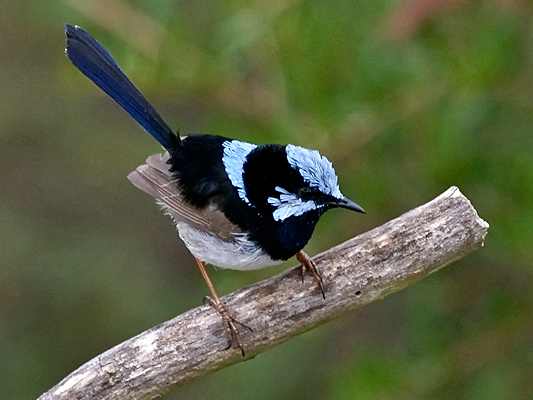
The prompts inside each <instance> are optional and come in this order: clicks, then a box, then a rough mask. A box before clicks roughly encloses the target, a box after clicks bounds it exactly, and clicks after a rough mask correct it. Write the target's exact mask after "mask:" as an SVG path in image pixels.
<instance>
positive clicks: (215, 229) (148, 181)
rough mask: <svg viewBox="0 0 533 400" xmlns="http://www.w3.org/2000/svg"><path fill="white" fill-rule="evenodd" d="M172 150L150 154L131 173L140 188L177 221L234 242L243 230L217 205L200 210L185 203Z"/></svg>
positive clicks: (132, 178)
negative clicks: (174, 173)
mask: <svg viewBox="0 0 533 400" xmlns="http://www.w3.org/2000/svg"><path fill="white" fill-rule="evenodd" d="M169 159H170V155H169V154H168V152H165V153H164V154H163V155H161V154H155V155H153V156H150V157H148V159H147V160H146V164H144V165H140V166H139V167H137V169H136V170H135V171H133V172H132V173H130V174H129V175H128V179H129V180H130V181H131V183H133V185H135V186H136V187H137V188H139V189H141V190H142V191H143V192H146V193H148V194H149V195H150V196H152V197H154V198H155V199H156V200H158V202H159V203H160V204H161V205H162V206H163V208H164V209H165V210H166V212H168V214H169V215H170V216H171V217H172V218H173V219H174V220H175V221H176V222H177V221H181V222H185V223H187V224H189V225H191V226H193V227H195V228H197V229H200V230H202V231H206V232H208V233H211V234H214V235H215V236H217V237H218V238H220V239H222V240H224V241H232V240H234V239H235V237H236V236H238V235H239V234H242V231H241V229H239V227H237V226H236V225H235V224H233V223H231V222H230V221H229V220H228V219H227V218H226V216H225V215H224V213H223V212H222V211H220V210H218V209H217V208H216V206H215V205H214V204H212V205H210V206H208V207H206V208H204V209H199V208H197V207H195V206H193V205H190V204H188V203H187V202H185V200H184V198H183V195H182V194H181V192H180V189H179V185H178V182H177V180H176V178H175V177H174V176H172V173H171V172H170V165H169V164H167V161H168V160H169Z"/></svg>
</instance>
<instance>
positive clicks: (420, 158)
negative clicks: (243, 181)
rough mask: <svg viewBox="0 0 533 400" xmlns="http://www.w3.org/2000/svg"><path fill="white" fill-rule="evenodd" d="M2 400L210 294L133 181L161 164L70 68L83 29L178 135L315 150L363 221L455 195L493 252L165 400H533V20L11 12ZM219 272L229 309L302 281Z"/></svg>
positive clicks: (502, 1)
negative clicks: (258, 288) (152, 161)
mask: <svg viewBox="0 0 533 400" xmlns="http://www.w3.org/2000/svg"><path fill="white" fill-rule="evenodd" d="M0 8H1V10H2V11H1V12H0V76H1V78H0V398H1V399H32V398H36V397H37V396H38V395H39V394H41V393H42V392H44V391H46V390H48V389H49V388H50V387H51V386H53V385H54V384H56V383H57V382H58V381H59V380H60V379H62V378H63V377H64V376H65V375H67V374H68V373H69V372H70V371H72V370H73V369H75V368H76V367H78V366H79V365H80V364H82V363H83V362H85V361H87V360H89V359H90V358H92V357H93V356H96V355H97V354H99V353H101V352H102V351H104V350H106V349H108V348H109V347H111V346H113V345H115V344H117V343H119V342H121V341H123V340H125V339H127V338H129V337H131V336H132V335H135V334H137V333H139V332H141V331H143V330H145V329H147V328H149V327H151V326H153V325H155V324H158V323H160V322H162V321H165V320H167V319H169V318H172V317H173V316H175V315H177V314H179V313H181V312H183V311H185V310H188V309H189V308H191V307H194V306H196V305H198V304H200V303H201V299H202V297H203V295H205V294H206V293H207V289H206V287H205V284H204V283H203V281H202V278H201V276H200V274H199V273H198V271H197V270H196V266H195V264H194V262H193V259H192V258H191V257H190V256H189V255H188V253H187V251H186V250H185V248H184V247H183V245H182V244H181V242H180V241H179V240H178V238H177V235H176V234H175V232H174V228H173V226H172V224H171V222H170V220H169V219H168V218H166V217H164V216H163V215H162V214H161V213H160V211H159V210H158V209H157V207H156V206H155V205H154V204H153V202H152V200H151V198H149V197H148V196H147V195H145V194H143V193H142V192H140V191H138V190H137V189H135V188H134V187H133V186H132V185H131V184H130V183H129V182H128V181H127V179H126V175H127V174H128V173H129V172H130V171H131V170H133V169H134V168H135V167H136V166H137V165H139V164H140V163H142V162H143V161H144V159H145V158H146V157H147V156H148V155H150V154H153V153H155V152H158V151H160V148H159V146H158V144H157V143H156V142H155V141H153V140H152V139H151V138H150V137H149V136H148V135H147V134H146V133H144V132H143V131H142V130H141V129H140V128H138V127H137V126H136V124H135V122H134V121H132V120H131V119H130V118H129V117H128V116H127V115H126V114H125V113H124V112H123V111H122V110H120V108H119V107H118V106H115V105H114V104H113V102H112V101H111V100H109V99H108V98H107V97H106V96H105V94H103V93H101V92H100V91H99V90H98V89H97V88H96V87H95V86H94V85H92V84H91V83H90V82H89V81H88V80H87V79H86V78H85V77H83V76H82V75H81V74H80V73H79V72H78V71H77V70H76V69H75V68H74V67H73V66H72V65H70V63H69V62H68V60H67V59H66V58H65V57H64V55H63V48H64V33H63V27H62V24H63V23H65V22H68V23H71V24H78V25H80V26H82V27H84V28H85V29H87V30H89V31H90V32H91V33H92V34H93V35H94V36H95V37H96V38H98V40H99V41H100V42H101V43H103V44H104V45H105V46H106V47H107V48H108V49H109V51H110V52H111V53H112V54H113V55H114V56H115V58H116V59H117V61H118V62H119V64H120V65H121V66H122V68H123V70H124V71H125V72H126V73H127V74H128V76H130V78H131V79H132V80H133V81H134V82H135V83H136V85H137V86H138V87H139V88H140V89H141V91H142V92H143V93H145V94H146V96H147V97H148V98H149V99H150V100H151V101H152V102H153V104H154V105H155V106H156V108H157V109H158V110H159V111H160V112H161V114H162V115H163V116H164V118H165V119H166V120H167V121H168V122H169V124H170V125H171V126H172V127H175V128H176V129H177V128H180V129H181V132H182V133H198V132H204V133H212V134H219V135H225V136H229V137H233V138H237V139H241V140H246V141H250V142H255V143H259V144H260V143H268V142H278V143H293V144H297V145H302V146H305V147H308V148H312V149H319V150H320V152H321V153H322V154H324V155H326V156H327V157H328V158H329V159H330V160H332V161H333V164H334V165H335V167H336V170H337V173H338V175H339V180H340V184H341V187H342V190H343V192H344V194H346V195H347V196H348V197H350V198H352V199H353V200H355V201H356V202H358V203H359V204H361V205H362V206H363V207H364V208H365V210H366V211H367V214H366V215H365V216H361V215H357V214H351V213H349V212H348V211H343V210H336V211H332V212H330V213H327V214H326V215H325V216H324V217H323V219H322V220H321V222H320V223H319V225H318V227H317V229H316V232H315V235H314V237H313V239H312V241H311V243H310V244H309V245H308V247H307V250H308V252H309V253H310V254H315V253H317V252H319V251H322V250H325V249H327V248H329V247H330V246H332V245H334V244H337V243H339V242H341V241H344V240H345V239H348V238H349V237H351V236H353V235H355V234H357V233H360V232H363V231H366V230H368V229H371V228H373V227H375V226H377V225H379V224H381V223H383V222H385V221H387V220H389V219H391V218H393V217H396V216H398V215H399V214H401V213H403V212H405V211H407V210H409V209H411V208H413V207H415V206H418V205H420V204H422V203H423V202H426V201H428V200H430V199H432V198H434V197H435V196H437V195H438V194H440V193H441V192H443V191H444V190H445V189H447V188H448V187H449V186H451V185H457V186H459V188H460V189H461V190H462V192H463V193H465V195H466V196H467V197H468V198H469V199H471V201H472V203H473V204H474V206H475V207H476V208H477V210H478V212H479V214H480V216H481V217H482V218H484V219H485V220H487V221H488V222H489V223H490V225H491V227H490V229H489V234H488V236H487V240H486V243H485V247H484V248H483V249H481V250H479V251H477V252H476V253H474V254H472V255H470V256H468V257H467V258H465V259H463V260H461V261H459V262H457V263H455V264H454V265H452V266H450V267H448V268H446V269H445V270H442V271H440V272H439V273H437V274H435V275H433V276H431V277H429V278H427V279H425V280H424V281H422V282H420V283H417V284H416V285H414V286H413V287H410V288H408V289H406V290H404V291H402V292H400V293H397V294H394V295H392V296H389V297H387V298H386V299H384V300H383V301H380V302H378V303H375V304H373V305H371V306H369V307H366V308H365V309H362V310H360V311H358V312H355V313H352V314H350V315H348V316H345V317H343V318H342V319H340V320H338V321H335V322H333V323H330V324H327V325H325V326H322V327H320V328H318V329H315V330H313V331H311V332H309V333H306V334H304V335H302V336H299V337H298V338H295V339H294V340H291V341H290V342H287V343H285V344H283V345H280V346H278V347H277V348H275V349H273V350H271V351H269V352H267V353H265V354H262V355H260V356H258V357H256V358H255V359H253V360H250V361H247V362H245V363H241V364H239V365H235V366H232V367H230V368H227V369H225V370H223V371H219V372H217V373H216V374H213V375H211V376H209V377H206V378H204V379H201V380H199V381H197V382H194V383H192V384H190V385H188V386H186V387H184V388H182V389H180V390H179V391H175V392H172V393H170V394H168V395H166V396H165V397H164V398H165V399H169V400H170V399H210V400H217V399H228V398H238V399H257V400H260V399H272V398H286V399H292V398H294V399H483V400H484V399H487V400H492V399H518V400H519V399H529V398H531V393H533V135H532V133H533V129H532V127H533V100H532V98H533V7H532V5H531V3H530V2H527V1H525V0H523V1H519V0H499V1H497V0H492V1H489V0H485V1H470V0H462V1H461V0H431V1H428V0H404V1H399V0H398V1H391V0H372V1H370V0H361V1H347V0H333V1H330V2H324V1H322V0H307V1H305V0H300V1H299V0H275V1H272V2H262V1H244V0H231V1H203V2H198V1H176V0H159V1H157V2H147V1H140V0H137V1H133V0H130V1H126V0H107V1H104V0H95V1H89V0H64V1H58V0H50V1H37V0H25V1H20V2H14V1H7V0H0ZM294 264H295V262H294V260H292V261H290V262H289V263H286V264H284V265H283V266H281V267H275V268H270V269H265V270H261V271H256V272H235V271H224V270H219V271H216V272H212V274H211V275H212V278H213V280H214V281H215V285H216V286H217V288H218V291H219V293H222V294H224V293H228V292H230V291H233V290H235V289H237V288H240V287H243V286H246V285H248V284H251V283H253V282H255V281H257V280H260V279H262V278H265V277H268V276H271V275H273V274H275V273H276V272H278V271H280V270H281V269H283V268H286V267H288V266H291V265H294Z"/></svg>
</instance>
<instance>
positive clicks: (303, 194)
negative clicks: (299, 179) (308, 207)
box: [298, 187, 316, 200]
mask: <svg viewBox="0 0 533 400" xmlns="http://www.w3.org/2000/svg"><path fill="white" fill-rule="evenodd" d="M298 195H299V197H300V198H301V199H302V200H312V198H313V197H315V195H316V189H313V188H310V187H303V188H301V189H300V190H298Z"/></svg>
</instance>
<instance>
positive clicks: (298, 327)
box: [39, 187, 489, 400]
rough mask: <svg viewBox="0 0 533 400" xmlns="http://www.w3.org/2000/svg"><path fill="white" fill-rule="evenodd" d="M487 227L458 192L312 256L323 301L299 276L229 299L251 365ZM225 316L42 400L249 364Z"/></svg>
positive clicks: (432, 267)
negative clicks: (233, 344) (234, 344)
mask: <svg viewBox="0 0 533 400" xmlns="http://www.w3.org/2000/svg"><path fill="white" fill-rule="evenodd" d="M488 226H489V225H488V224H487V223H486V222H485V221H483V220H482V219H481V218H479V216H478V215H477V213H476V210H475V209H474V208H473V207H472V205H471V204H470V202H469V201H468V199H467V198H466V197H464V196H463V195H462V194H461V192H460V191H459V189H458V188H456V187H451V188H450V189H448V190H447V191H446V192H444V193H443V194H441V195H440V196H439V197H437V198H436V199H434V200H432V201H430V202H429V203H427V204H425V205H423V206H420V207H418V208H416V209H414V210H411V211H409V212H407V213H405V214H403V215H402V216H400V217H398V218H396V219H394V220H392V221H389V222H387V223H386V224H384V225H382V226H380V227H378V228H375V229H373V230H371V231H369V232H366V233H363V234H361V235H359V236H357V237H355V238H353V239H350V240H348V241H347V242H345V243H343V244H341V245H339V246H336V247H334V248H332V249H330V250H328V251H326V252H324V253H322V254H319V255H318V256H316V257H315V258H314V261H315V262H316V264H317V267H318V268H319V270H320V271H321V273H322V276H323V278H324V282H325V290H326V300H324V299H323V298H322V296H321V294H320V293H319V291H318V288H317V285H316V283H315V282H314V280H313V279H311V278H310V277H307V279H305V282H304V283H302V282H301V279H300V276H299V274H300V273H299V269H298V268H291V269H289V270H286V271H285V272H283V273H281V274H279V275H278V276H275V277H273V278H270V279H266V280H264V281H262V282H258V283H256V284H254V285H252V286H250V287H248V288H245V289H242V290H238V291H236V292H234V293H232V294H229V295H227V296H225V297H224V298H223V299H222V301H223V302H224V303H225V304H226V305H227V307H228V309H229V310H230V312H231V313H232V314H233V315H235V316H236V317H238V318H239V319H240V320H242V321H243V322H245V323H246V324H248V325H249V326H251V327H252V328H253V332H249V331H247V330H245V329H243V330H242V336H243V341H244V343H245V347H246V358H251V357H254V356H255V355H257V354H259V353H261V352H263V351H265V350H268V349H269V348H271V347H273V346H275V345H276V344H278V343H281V342H284V341H286V340H288V339H290V338H291V337H294V336H296V335H298V334H300V333H303V332H305V331H308V330H310V329H312V328H314V327H316V326H317V325H320V324H323V323H324V322H327V321H329V320H331V319H333V318H337V317H339V316H341V315H343V314H345V313H347V312H350V311H352V310H355V309H356V308H359V307H363V306H364V305H366V304H369V303H372V302H374V301H376V300H380V299H382V298H384V297H385V296H387V295H389V294H391V293H394V292H397V291H398V290H401V289H403V288H405V287H407V286H409V285H412V284H413V283H415V282H416V281H418V280H420V279H422V278H424V277H426V276H427V275H429V274H431V273H433V272H435V271H437V270H438V269H440V268H442V267H444V266H446V265H448V264H450V263H451V262H453V261H455V260H458V259H459V258H461V257H464V256H465V255H467V254H468V253H470V252H472V251H474V250H476V249H477V248H479V247H480V246H482V245H483V239H484V238H485V235H486V234H487V229H488ZM227 340H228V338H227V335H226V331H225V327H224V326H223V324H222V321H221V318H220V316H219V314H218V313H217V312H216V311H215V310H213V309H212V308H211V307H210V306H208V305H204V306H201V307H197V308H195V309H192V310H189V311H187V312H186V313H184V314H181V315H179V316H177V317H176V318H174V319H172V320H170V321H167V322H164V323H162V324H161V325H158V326H156V327H153V328H151V329H149V330H147V331H145V332H143V333H141V334H139V335H137V336H135V337H133V338H131V339H128V340H126V341H125V342H123V343H121V344H119V345H117V346H115V347H113V348H112V349H110V350H108V351H106V352H104V353H102V354H100V355H99V356H97V357H95V358H93V359H92V360H90V361H89V362H87V363H86V364H84V365H82V366H81V367H79V368H78V369H77V370H76V371H74V372H72V373H71V374H70V375H69V376H67V377H66V378H65V379H63V380H62V381H61V382H60V383H59V384H57V385H56V386H55V387H53V388H52V389H50V390H49V391H48V392H46V393H44V394H43V395H42V396H41V397H39V400H63V399H91V400H96V399H99V400H104V399H105V400H110V399H122V400H124V399H150V398H154V397H156V396H160V395H161V394H162V393H165V392H167V391H169V390H170V389H172V388H176V387H178V386H181V385H183V384H185V383H187V382H189V381H192V380H194V379H197V378H199V377H201V376H204V375H207V374H209V373H211V372H214V371H216V370H218V369H221V368H224V367H226V366H228V365H231V364H234V363H237V362H240V361H243V358H242V356H241V352H240V350H239V349H236V348H231V349H229V350H224V349H225V347H226V346H227Z"/></svg>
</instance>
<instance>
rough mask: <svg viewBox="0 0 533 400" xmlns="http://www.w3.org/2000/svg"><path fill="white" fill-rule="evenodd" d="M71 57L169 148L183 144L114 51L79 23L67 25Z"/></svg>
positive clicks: (68, 51)
mask: <svg viewBox="0 0 533 400" xmlns="http://www.w3.org/2000/svg"><path fill="white" fill-rule="evenodd" d="M65 33H66V34H67V46H66V49H65V53H66V54H67V57H68V58H69V60H70V61H71V62H72V64H74V65H75V66H76V67H77V68H78V69H79V70H80V71H81V72H82V73H83V74H84V75H86V76H87V77H88V78H89V79H90V80H91V81H93V82H94V83H95V84H96V85H97V86H98V87H99V88H100V89H102V90H103V91H104V92H106V93H107V94H108V95H109V96H110V97H111V98H112V99H113V100H115V101H116V102H117V103H118V104H120V106H121V107H122V108H123V109H124V110H126V112H127V113H128V114H130V115H131V116H132V117H133V118H134V119H135V121H137V123H138V124H139V125H141V126H142V127H143V128H144V129H145V130H146V131H147V132H148V133H149V134H150V135H152V136H153V137H154V138H155V139H156V140H157V141H158V142H159V143H161V145H162V146H163V147H164V148H165V149H167V150H169V149H172V148H174V147H177V146H179V145H180V144H181V140H180V138H179V136H178V135H176V134H175V133H174V132H172V129H170V127H169V126H168V125H167V124H166V123H165V121H163V119H162V118H161V116H160V115H159V114H158V112H157V111H156V110H155V108H154V107H152V105H151V104H150V103H149V102H148V100H146V98H145V97H144V96H143V95H142V94H141V92H139V90H138V89H137V88H136V87H135V86H134V85H133V83H131V81H130V80H129V79H128V78H127V77H126V75H125V74H124V72H122V70H121V69H120V68H119V66H118V65H117V63H116V62H115V60H113V57H111V54H109V52H108V51H107V50H106V49H105V48H104V47H103V46H102V45H101V44H100V43H98V42H97V41H96V40H95V39H94V38H93V37H92V36H91V35H89V33H87V32H86V31H84V30H83V29H82V28H80V27H79V26H76V27H73V26H71V25H68V24H66V25H65Z"/></svg>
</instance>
